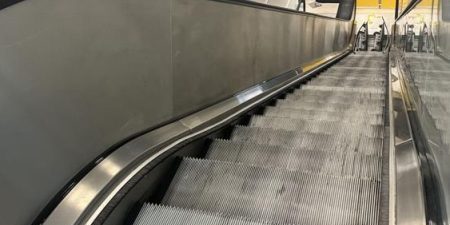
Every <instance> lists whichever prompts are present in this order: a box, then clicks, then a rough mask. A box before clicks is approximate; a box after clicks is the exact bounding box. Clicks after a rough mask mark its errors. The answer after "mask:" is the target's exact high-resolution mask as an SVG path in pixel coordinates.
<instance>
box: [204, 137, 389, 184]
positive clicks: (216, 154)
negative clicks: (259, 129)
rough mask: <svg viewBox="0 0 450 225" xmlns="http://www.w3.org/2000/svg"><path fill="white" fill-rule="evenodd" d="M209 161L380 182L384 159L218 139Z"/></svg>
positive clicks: (208, 154) (211, 148)
mask: <svg viewBox="0 0 450 225" xmlns="http://www.w3.org/2000/svg"><path fill="white" fill-rule="evenodd" d="M206 158H207V159H212V160H218V161H229V162H240V163H244V164H247V165H256V166H262V167H276V168H283V169H287V170H301V171H309V172H315V173H323V174H331V175H336V176H353V177H362V178H369V179H375V180H379V181H381V163H382V161H381V158H380V157H378V156H374V155H365V154H360V153H340V152H328V151H322V150H310V149H299V148H287V147H281V146H271V145H261V144H257V143H251V142H236V141H229V140H219V139H217V140H214V142H213V143H212V144H211V146H210V149H209V151H208V153H207V155H206Z"/></svg>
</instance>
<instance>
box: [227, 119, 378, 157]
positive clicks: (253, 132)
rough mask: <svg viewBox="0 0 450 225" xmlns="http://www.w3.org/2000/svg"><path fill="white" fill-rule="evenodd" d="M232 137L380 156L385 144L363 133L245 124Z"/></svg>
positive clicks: (290, 146)
mask: <svg viewBox="0 0 450 225" xmlns="http://www.w3.org/2000/svg"><path fill="white" fill-rule="evenodd" d="M230 139H231V140H233V141H242V142H245V141H248V142H254V143H258V144H263V145H277V146H284V147H289V148H302V149H313V150H316V149H321V150H324V151H332V152H359V153H363V154H371V155H378V156H380V155H381V152H382V146H383V139H382V138H370V137H364V136H363V135H360V136H357V137H349V136H345V135H341V134H339V133H338V134H333V135H330V134H322V133H310V132H297V131H287V130H276V129H272V128H261V127H243V126H236V127H235V129H234V130H233V132H232V134H231V138H230Z"/></svg>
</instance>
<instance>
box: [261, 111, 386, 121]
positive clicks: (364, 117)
mask: <svg viewBox="0 0 450 225" xmlns="http://www.w3.org/2000/svg"><path fill="white" fill-rule="evenodd" d="M264 116H268V117H280V118H291V119H304V120H316V121H343V122H353V121H357V122H360V123H366V124H371V125H383V124H384V118H383V113H382V112H373V113H366V112H363V111H356V112H355V111H348V112H345V113H337V112H335V111H321V110H319V109H317V110H306V109H292V108H277V107H266V109H265V111H264Z"/></svg>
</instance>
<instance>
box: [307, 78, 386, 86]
mask: <svg viewBox="0 0 450 225" xmlns="http://www.w3.org/2000/svg"><path fill="white" fill-rule="evenodd" d="M308 85H324V86H336V87H369V88H370V87H374V88H377V87H378V88H383V87H384V85H385V84H384V82H381V81H367V80H355V79H354V80H344V79H327V78H325V77H324V78H321V79H313V80H311V81H310V82H309V83H308Z"/></svg>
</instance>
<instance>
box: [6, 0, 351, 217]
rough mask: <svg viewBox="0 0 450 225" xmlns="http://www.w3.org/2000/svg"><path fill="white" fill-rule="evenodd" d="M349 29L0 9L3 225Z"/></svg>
mask: <svg viewBox="0 0 450 225" xmlns="http://www.w3.org/2000/svg"><path fill="white" fill-rule="evenodd" d="M351 26H352V23H351V22H346V21H339V20H333V19H326V18H322V17H314V16H311V15H299V14H293V13H284V12H280V11H275V10H265V9H261V8H259V9H257V8H253V7H248V6H242V5H234V4H229V3H225V2H218V1H209V0H151V1H147V0H132V1H120V0H109V1H103V0H100V1H86V0H76V1H75V0H27V1H24V2H21V3H18V4H16V5H13V6H11V7H8V8H6V9H4V10H2V11H0V30H1V32H0V107H1V109H2V110H0V125H1V127H0V128H1V129H0V137H1V139H0V149H1V151H0V171H1V172H0V182H1V184H2V185H0V199H2V201H1V203H0V218H1V220H0V224H5V225H16V224H18V225H20V224H29V223H30V222H31V221H32V220H33V218H35V217H36V216H37V214H38V213H39V211H40V210H41V209H42V208H43V207H44V206H45V205H46V204H47V203H48V201H49V200H50V199H51V198H52V197H53V196H54V195H55V193H56V192H57V191H59V190H60V189H61V188H62V187H63V186H64V185H65V184H66V183H67V182H68V181H69V180H70V179H71V178H72V177H73V176H74V175H75V174H76V173H77V172H78V171H80V170H81V169H82V168H83V167H84V166H86V165H87V164H88V163H89V162H90V161H92V160H93V159H95V158H96V157H97V156H98V155H100V154H101V153H102V152H104V151H105V150H107V149H108V148H111V147H112V146H114V144H116V143H118V142H119V141H121V140H123V139H125V138H127V137H129V136H130V135H133V134H135V133H137V132H140V131H142V130H144V129H147V128H150V127H153V126H156V125H158V124H161V123H164V122H166V121H168V120H170V119H173V118H176V117H178V116H181V115H185V114H187V113H190V112H192V111H194V110H198V109H200V108H202V107H205V106H207V105H210V104H213V103H215V102H217V101H220V100H222V99H224V98H226V97H229V96H232V95H233V94H234V93H236V92H237V91H240V90H243V89H245V88H247V87H249V86H252V85H254V84H256V83H258V82H261V81H263V80H267V79H269V78H272V77H274V76H276V75H279V74H281V73H283V72H285V71H289V70H291V69H294V68H297V67H299V66H301V65H303V64H305V63H307V62H310V61H313V60H315V59H317V58H319V57H321V56H324V55H326V54H328V53H331V52H334V51H337V50H343V49H344V48H345V47H346V46H347V45H348V40H349V39H350V33H349V32H350V30H351ZM336 40H339V41H336Z"/></svg>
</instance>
